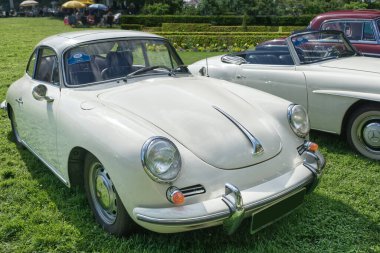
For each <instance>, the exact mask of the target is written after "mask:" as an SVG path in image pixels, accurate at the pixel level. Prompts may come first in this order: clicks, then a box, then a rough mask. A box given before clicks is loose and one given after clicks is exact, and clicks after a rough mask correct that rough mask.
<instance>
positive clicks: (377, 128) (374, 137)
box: [347, 104, 380, 160]
mask: <svg viewBox="0 0 380 253" xmlns="http://www.w3.org/2000/svg"><path fill="white" fill-rule="evenodd" d="M347 126H348V127H347V140H348V142H349V143H350V145H351V146H352V147H354V148H355V149H356V150H357V151H358V152H359V153H361V154H363V155H364V156H366V157H369V158H371V159H375V160H380V106H379V105H376V104H373V105H365V106H362V107H360V108H359V109H357V110H356V111H354V112H353V113H352V115H351V116H350V118H349V121H348V125H347Z"/></svg>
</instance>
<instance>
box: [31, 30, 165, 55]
mask: <svg viewBox="0 0 380 253" xmlns="http://www.w3.org/2000/svg"><path fill="white" fill-rule="evenodd" d="M137 37H138V38H161V39H162V37H161V36H158V35H154V34H151V33H146V32H139V31H127V30H84V31H79V32H68V33H61V34H57V35H53V36H50V37H47V38H45V39H44V40H42V41H41V42H40V43H38V44H37V47H38V46H48V47H51V48H53V49H54V50H56V51H57V53H58V54H59V53H61V52H63V51H64V50H65V49H66V48H68V47H71V46H74V45H76V44H80V43H83V42H89V41H96V40H107V39H119V38H137Z"/></svg>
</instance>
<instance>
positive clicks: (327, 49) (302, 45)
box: [291, 31, 356, 64]
mask: <svg viewBox="0 0 380 253" xmlns="http://www.w3.org/2000/svg"><path fill="white" fill-rule="evenodd" d="M291 42H292V44H293V46H294V49H295V51H296V53H297V55H298V58H299V60H300V63H301V64H306V63H313V62H318V61H324V60H328V59H333V58H341V57H349V56H353V55H355V54H356V51H355V50H354V49H353V47H352V46H351V44H350V43H349V42H348V41H347V39H346V38H345V37H344V35H343V33H341V32H337V31H318V32H312V33H304V34H300V35H295V36H292V37H291Z"/></svg>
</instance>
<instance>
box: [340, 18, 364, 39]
mask: <svg viewBox="0 0 380 253" xmlns="http://www.w3.org/2000/svg"><path fill="white" fill-rule="evenodd" d="M363 26H364V25H363V22H346V24H345V26H344V34H345V35H346V37H347V38H348V39H349V40H361V39H362V37H363V36H362V35H363Z"/></svg>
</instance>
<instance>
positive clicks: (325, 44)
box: [189, 31, 380, 160]
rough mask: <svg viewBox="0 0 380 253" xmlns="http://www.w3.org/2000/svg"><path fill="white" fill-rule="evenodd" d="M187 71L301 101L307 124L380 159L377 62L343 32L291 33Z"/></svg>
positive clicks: (362, 152) (202, 63) (198, 63)
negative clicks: (281, 41) (279, 40)
mask: <svg viewBox="0 0 380 253" xmlns="http://www.w3.org/2000/svg"><path fill="white" fill-rule="evenodd" d="M189 69H190V71H191V72H192V73H193V74H194V75H203V76H210V77H214V78H218V79H223V80H227V81H231V82H235V83H238V84H242V85H246V86H249V87H252V88H256V89H259V90H262V91H265V92H269V93H271V94H274V95H277V96H280V97H282V98H284V99H287V100H290V101H294V102H296V103H298V104H301V105H303V106H304V107H305V108H307V110H308V113H309V117H310V122H311V128H313V129H317V130H321V131H326V132H329V133H335V134H342V135H345V136H346V137H347V140H348V142H349V143H350V144H351V145H352V146H353V147H354V148H355V149H356V150H357V151H358V152H360V153H361V154H363V155H365V156H367V157H369V158H372V159H376V160H380V103H379V102H380V75H379V74H380V61H379V59H377V58H373V57H363V56H360V55H359V53H358V52H357V51H356V50H355V48H354V47H353V46H352V45H351V43H350V42H349V41H348V40H347V39H346V38H345V37H344V35H343V33H342V32H339V31H313V32H304V33H299V34H294V35H291V36H290V37H288V38H287V39H286V44H285V45H281V44H278V45H272V44H270V45H261V46H260V47H257V48H256V50H248V51H245V52H239V53H233V54H227V55H223V56H216V57H213V58H209V59H205V60H201V61H198V62H196V63H194V64H192V65H190V66H189Z"/></svg>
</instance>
